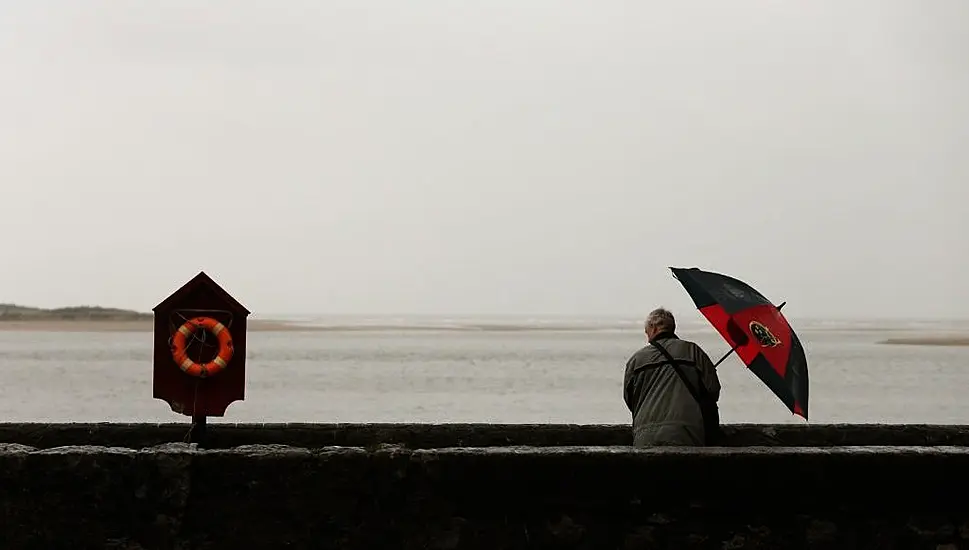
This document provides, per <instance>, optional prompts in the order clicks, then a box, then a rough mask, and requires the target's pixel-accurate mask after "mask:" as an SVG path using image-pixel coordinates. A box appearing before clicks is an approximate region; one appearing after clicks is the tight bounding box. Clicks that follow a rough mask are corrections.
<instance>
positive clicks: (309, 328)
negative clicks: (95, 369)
mask: <svg viewBox="0 0 969 550" xmlns="http://www.w3.org/2000/svg"><path fill="white" fill-rule="evenodd" d="M153 327H154V320H153V319H152V318H148V319H138V320H110V319H108V320H88V319H31V320H21V319H18V320H8V319H3V318H0V332H3V331H22V332H30V331H32V332H151V330H152V328H153ZM247 329H248V330H249V331H251V332H581V331H602V330H612V329H611V328H610V327H596V326H575V325H533V326H530V325H512V324H497V323H496V324H486V323H476V324H467V325H443V324H442V325H432V324H429V325H394V324H381V325H376V324H375V325H369V324H362V325H348V324H339V325H307V324H301V323H296V322H290V321H280V320H271V319H249V320H248V323H247Z"/></svg>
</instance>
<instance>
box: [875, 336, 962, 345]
mask: <svg viewBox="0 0 969 550" xmlns="http://www.w3.org/2000/svg"><path fill="white" fill-rule="evenodd" d="M878 343H879V344H893V345H900V346H969V335H951V334H950V335H931V334H930V335H921V336H902V337H898V338H889V339H887V340H882V341H881V342H878Z"/></svg>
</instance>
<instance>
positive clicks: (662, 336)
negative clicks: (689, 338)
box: [649, 331, 680, 343]
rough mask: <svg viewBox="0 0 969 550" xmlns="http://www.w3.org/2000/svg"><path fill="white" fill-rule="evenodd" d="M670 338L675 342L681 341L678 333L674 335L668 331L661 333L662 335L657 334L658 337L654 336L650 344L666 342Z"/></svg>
mask: <svg viewBox="0 0 969 550" xmlns="http://www.w3.org/2000/svg"><path fill="white" fill-rule="evenodd" d="M668 338H672V339H674V340H679V338H680V337H679V336H677V335H676V333H674V332H672V331H666V332H661V333H659V334H657V335H656V336H653V337H652V338H650V340H649V343H653V342H655V341H656V340H666V339H668Z"/></svg>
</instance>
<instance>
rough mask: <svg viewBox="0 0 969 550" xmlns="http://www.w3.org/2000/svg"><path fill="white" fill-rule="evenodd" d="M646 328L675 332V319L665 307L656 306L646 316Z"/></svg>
mask: <svg viewBox="0 0 969 550" xmlns="http://www.w3.org/2000/svg"><path fill="white" fill-rule="evenodd" d="M646 330H648V331H652V330H658V331H660V332H675V331H676V319H674V318H673V314H672V313H671V312H670V310H668V309H666V308H662V307H660V308H656V309H654V310H653V311H650V312H649V315H647V316H646Z"/></svg>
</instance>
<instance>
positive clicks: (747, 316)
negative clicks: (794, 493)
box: [670, 267, 808, 420]
mask: <svg viewBox="0 0 969 550" xmlns="http://www.w3.org/2000/svg"><path fill="white" fill-rule="evenodd" d="M670 270H671V271H673V276H674V277H676V279H677V280H678V281H679V282H680V283H681V284H682V285H683V288H685V289H686V292H687V293H688V294H689V295H690V298H692V299H693V302H694V303H695V304H696V307H697V309H699V310H700V313H702V314H703V316H704V317H706V318H707V320H708V321H710V324H712V325H713V327H714V328H715V329H717V332H719V333H720V335H721V336H723V338H724V339H725V340H726V341H727V342H728V343H729V344H730V346H731V348H732V349H731V350H730V353H733V352H734V351H736V352H737V355H738V356H739V357H740V359H741V360H742V361H743V362H744V363H745V364H746V365H747V368H749V369H750V370H751V371H753V373H754V374H756V375H757V377H758V378H760V379H761V380H762V381H763V382H764V384H767V387H768V388H770V390H771V391H772V392H774V395H776V396H777V397H778V398H780V400H781V401H783V402H784V404H785V405H787V408H788V409H790V410H791V412H792V413H794V414H796V415H798V416H801V417H803V418H804V419H805V420H807V417H808V369H807V358H805V356H804V348H803V347H802V346H801V341H800V340H798V338H797V334H795V333H794V329H792V328H791V325H790V324H789V323H788V322H787V319H785V318H784V315H783V314H781V308H782V307H784V304H781V305H780V306H775V305H774V304H773V303H772V302H771V301H770V300H768V299H767V298H765V297H764V295H763V294H761V293H760V292H757V291H756V290H754V288H753V287H751V286H750V285H748V284H747V283H744V282H743V281H739V280H737V279H734V278H733V277H728V276H727V275H721V274H720V273H712V272H710V271H703V270H700V269H697V268H695V267H693V268H689V269H685V268H677V267H671V268H670ZM785 303H786V302H785ZM730 353H728V354H727V355H730ZM727 355H725V356H724V357H723V358H721V359H720V361H718V362H717V364H720V362H722V361H723V359H726V357H727Z"/></svg>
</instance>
